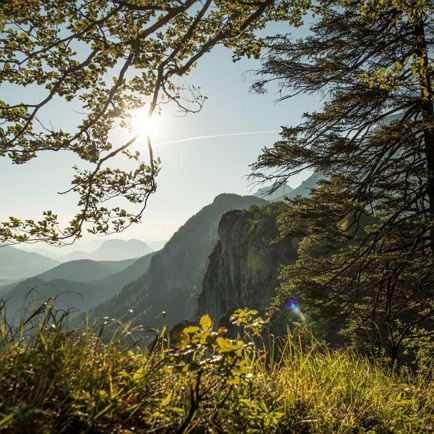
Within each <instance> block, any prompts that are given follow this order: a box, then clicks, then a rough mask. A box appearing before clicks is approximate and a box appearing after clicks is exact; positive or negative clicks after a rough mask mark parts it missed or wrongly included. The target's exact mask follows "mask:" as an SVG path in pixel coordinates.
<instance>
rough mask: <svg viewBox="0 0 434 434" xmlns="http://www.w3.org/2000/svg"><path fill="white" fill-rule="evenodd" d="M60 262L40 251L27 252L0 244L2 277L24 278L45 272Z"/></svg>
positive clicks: (0, 273)
mask: <svg viewBox="0 0 434 434" xmlns="http://www.w3.org/2000/svg"><path fill="white" fill-rule="evenodd" d="M58 264H59V262H58V261H55V260H53V259H51V258H47V257H46V256H43V255H40V254H38V253H33V252H26V251H24V250H20V249H17V248H16V247H10V246H0V278H1V279H2V280H13V279H22V278H25V277H29V276H35V275H36V274H39V273H43V272H44V271H47V270H49V269H50V268H53V267H55V266H56V265H58Z"/></svg>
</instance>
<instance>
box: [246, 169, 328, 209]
mask: <svg viewBox="0 0 434 434" xmlns="http://www.w3.org/2000/svg"><path fill="white" fill-rule="evenodd" d="M321 178H322V176H321V175H320V174H318V173H317V172H314V173H313V174H312V175H311V176H309V178H307V179H305V180H304V181H303V182H302V183H301V184H300V185H299V186H298V187H297V188H294V189H293V188H291V187H290V186H289V185H288V184H282V185H281V186H279V187H278V188H276V190H274V189H273V186H268V187H263V188H260V189H259V190H258V191H256V193H254V196H256V197H260V198H262V199H265V200H267V201H268V202H280V201H284V200H285V199H293V198H294V197H297V196H307V195H308V194H309V193H310V192H311V191H312V189H314V188H315V187H316V186H317V184H318V182H319V181H320V179H321Z"/></svg>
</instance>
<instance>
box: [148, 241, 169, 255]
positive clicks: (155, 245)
mask: <svg viewBox="0 0 434 434" xmlns="http://www.w3.org/2000/svg"><path fill="white" fill-rule="evenodd" d="M166 243H167V240H161V241H152V242H151V243H149V246H150V247H151V249H152V250H154V252H157V251H158V250H161V249H162V248H163V247H164V246H165V244H166Z"/></svg>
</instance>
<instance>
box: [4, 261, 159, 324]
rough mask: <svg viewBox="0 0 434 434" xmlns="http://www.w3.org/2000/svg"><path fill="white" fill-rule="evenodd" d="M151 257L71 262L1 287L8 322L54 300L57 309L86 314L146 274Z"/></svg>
mask: <svg viewBox="0 0 434 434" xmlns="http://www.w3.org/2000/svg"><path fill="white" fill-rule="evenodd" d="M151 257H152V254H150V255H147V256H145V257H143V258H139V259H128V260H124V261H101V262H97V261H90V260H81V261H70V262H66V263H64V264H60V265H58V266H57V267H55V268H53V269H51V270H49V271H47V272H45V273H42V274H40V275H38V276H35V277H32V278H29V279H25V280H23V281H20V282H18V283H14V284H9V285H4V286H1V287H0V296H1V298H2V299H4V300H6V301H7V312H8V319H12V318H14V317H16V316H17V313H18V314H19V312H20V311H22V308H23V307H25V308H26V309H32V308H35V307H37V306H38V305H39V304H41V303H42V302H44V301H46V300H47V299H49V298H50V297H56V306H57V308H58V309H73V310H74V312H75V313H79V312H85V311H87V310H88V309H91V308H93V307H95V306H96V305H98V304H99V303H102V302H104V301H106V300H107V299H109V298H110V297H112V296H113V295H114V294H116V293H117V292H118V291H120V290H121V289H122V288H123V286H125V285H126V284H127V283H129V282H131V281H133V280H135V279H137V278H138V277H139V276H140V275H142V274H143V273H145V272H146V270H147V268H148V266H149V263H150V259H151Z"/></svg>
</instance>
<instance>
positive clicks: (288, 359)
mask: <svg viewBox="0 0 434 434" xmlns="http://www.w3.org/2000/svg"><path fill="white" fill-rule="evenodd" d="M233 320H234V321H237V322H238V324H239V325H245V326H248V325H250V324H255V322H256V325H253V327H254V328H256V327H257V325H258V324H259V323H261V320H260V318H258V317H257V316H256V315H255V313H254V312H251V311H246V310H239V311H237V312H236V316H235V317H234V318H233ZM65 325H66V324H65V317H64V315H63V314H61V313H60V312H56V311H55V310H54V309H53V308H52V307H50V306H49V305H46V306H41V308H40V309H39V310H37V311H36V312H35V314H34V316H33V317H32V318H29V319H28V320H26V322H24V321H23V323H22V325H21V327H20V328H18V329H14V330H13V329H11V328H8V326H7V324H6V323H5V322H4V321H2V322H1V327H0V346H1V351H0V379H1V381H0V393H1V396H2V400H1V402H0V431H4V432H16V433H20V432H30V431H31V432H35V433H39V432H44V433H60V432H64V433H73V432H74V433H76V432H89V433H90V432H117V433H127V432H139V433H140V432H142V433H145V432H146V433H149V432H177V433H181V432H227V433H233V432H246V433H263V432H267V433H273V432H292V433H309V432H312V433H313V432H322V433H332V432H333V433H350V432H366V433H368V432H369V433H372V432H384V433H388V432H390V433H392V432H402V433H408V432H412V433H418V432H420V433H423V432H428V431H430V429H432V428H433V426H432V423H433V420H432V414H431V413H430V409H431V408H432V396H433V393H432V392H433V390H432V384H431V385H430V383H429V378H425V377H424V376H422V375H419V376H416V375H414V374H408V373H405V372H404V373H402V374H398V373H392V372H389V371H386V370H384V369H382V368H381V367H380V366H379V365H377V364H374V363H372V362H369V361H367V360H366V359H364V358H363V357H360V356H357V355H356V354H354V353H351V352H349V351H338V352H331V351H329V350H327V349H326V348H325V347H323V346H322V345H321V344H319V343H318V342H316V341H312V340H309V339H307V340H306V342H302V341H300V340H297V339H295V338H294V337H293V336H292V335H291V334H288V336H287V337H286V338H285V339H284V346H283V347H282V348H281V351H280V358H279V359H278V360H277V359H275V360H270V358H269V357H268V355H267V354H266V353H265V352H264V350H263V349H261V348H260V347H256V348H255V346H254V345H253V344H252V341H244V340H240V339H229V338H227V337H225V336H224V335H225V330H224V329H219V330H217V331H214V330H213V325H212V322H211V320H210V318H209V317H208V316H203V317H202V318H201V320H200V324H199V325H198V326H193V327H187V328H186V329H184V330H183V331H182V333H181V335H180V336H178V337H177V340H176V341H177V343H175V344H174V345H172V346H170V345H169V342H168V338H169V334H168V333H167V330H166V329H164V330H163V331H162V332H161V333H159V334H158V335H157V339H156V340H154V343H153V345H151V346H150V347H148V349H146V348H143V346H142V347H140V346H139V345H138V342H137V340H135V337H136V335H137V333H138V332H139V330H138V329H131V328H129V327H128V326H127V325H125V324H124V325H119V329H118V330H117V331H116V332H115V333H114V336H113V337H112V339H111V340H109V341H104V340H102V339H101V337H100V336H101V328H100V326H98V327H96V328H95V329H92V328H89V329H86V330H68V329H66V328H65ZM258 331H259V329H258Z"/></svg>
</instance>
